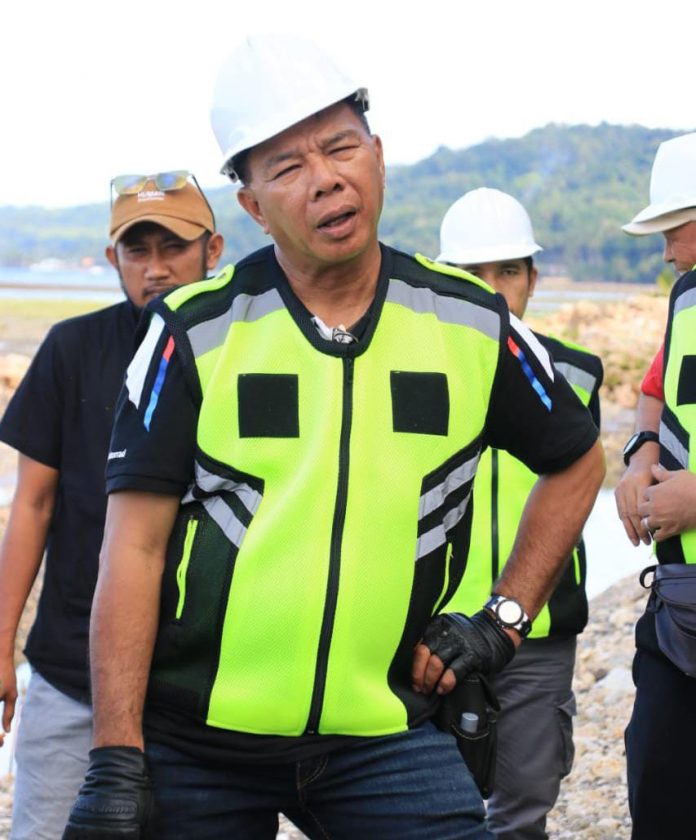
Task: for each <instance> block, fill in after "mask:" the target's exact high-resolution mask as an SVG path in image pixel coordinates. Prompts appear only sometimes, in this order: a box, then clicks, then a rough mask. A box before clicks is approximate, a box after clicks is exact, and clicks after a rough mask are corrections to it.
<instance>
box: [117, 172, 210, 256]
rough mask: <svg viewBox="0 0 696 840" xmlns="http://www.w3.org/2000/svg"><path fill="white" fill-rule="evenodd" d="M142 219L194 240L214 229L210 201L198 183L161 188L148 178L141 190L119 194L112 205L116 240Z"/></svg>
mask: <svg viewBox="0 0 696 840" xmlns="http://www.w3.org/2000/svg"><path fill="white" fill-rule="evenodd" d="M140 222H154V223H155V224H158V225H162V227H165V228H167V230H171V231H172V233H175V234H176V235H177V236H180V237H181V238H182V239H187V240H189V241H192V240H194V239H198V237H199V236H202V235H203V233H205V231H210V233H214V232H215V220H214V219H213V214H212V212H211V210H210V207H209V205H208V202H207V201H206V200H205V197H204V196H203V193H202V192H201V191H200V190H199V189H198V187H197V186H195V185H194V184H192V183H190V182H188V183H186V184H184V186H183V187H181V189H178V190H166V191H163V190H160V189H159V188H158V187H157V185H156V184H155V182H154V181H148V182H147V183H146V184H145V186H144V187H143V189H142V190H141V191H140V192H137V193H134V194H131V195H119V196H117V197H116V200H115V201H114V203H113V207H112V208H111V223H110V225H109V235H110V236H111V239H112V241H113V243H114V245H115V244H116V243H117V242H118V240H119V239H120V238H121V237H122V236H123V234H124V233H125V232H126V231H127V230H129V229H130V228H132V227H133V225H137V224H138V223H140Z"/></svg>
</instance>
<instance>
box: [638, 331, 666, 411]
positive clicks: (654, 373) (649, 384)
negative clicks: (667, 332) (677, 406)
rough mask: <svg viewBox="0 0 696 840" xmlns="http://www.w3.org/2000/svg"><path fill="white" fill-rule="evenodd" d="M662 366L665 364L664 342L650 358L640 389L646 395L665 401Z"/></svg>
mask: <svg viewBox="0 0 696 840" xmlns="http://www.w3.org/2000/svg"><path fill="white" fill-rule="evenodd" d="M664 366H665V344H664V341H663V342H662V346H661V347H660V349H659V350H658V351H657V355H656V356H655V358H654V359H653V360H652V364H651V365H650V367H649V368H648V372H647V373H646V374H645V378H644V379H643V381H642V383H641V385H640V390H641V391H642V392H643V393H644V394H645V396H646V397H655V399H658V400H660V401H661V402H664V401H665V386H664Z"/></svg>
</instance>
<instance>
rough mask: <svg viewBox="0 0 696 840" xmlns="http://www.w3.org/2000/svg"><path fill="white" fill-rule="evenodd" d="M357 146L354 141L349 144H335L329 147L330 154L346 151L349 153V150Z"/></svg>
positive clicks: (344, 152)
mask: <svg viewBox="0 0 696 840" xmlns="http://www.w3.org/2000/svg"><path fill="white" fill-rule="evenodd" d="M357 148H358V146H357V144H355V143H353V144H350V145H343V146H336V147H335V148H333V149H331V152H330V154H332V155H340V154H347V153H350V152H352V151H354V150H355V149H357Z"/></svg>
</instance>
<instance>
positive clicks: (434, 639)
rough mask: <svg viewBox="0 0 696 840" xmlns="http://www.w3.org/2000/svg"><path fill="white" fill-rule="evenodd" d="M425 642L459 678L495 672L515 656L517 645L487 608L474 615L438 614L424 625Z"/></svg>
mask: <svg viewBox="0 0 696 840" xmlns="http://www.w3.org/2000/svg"><path fill="white" fill-rule="evenodd" d="M423 644H424V645H425V646H426V647H427V648H429V649H430V652H431V653H434V654H435V655H436V656H438V657H439V658H440V659H441V660H442V662H443V664H444V665H446V666H447V667H449V668H451V669H452V670H453V671H454V675H455V676H456V678H457V680H460V679H462V678H463V677H465V676H466V675H467V674H470V673H472V672H474V671H477V672H478V673H481V674H495V673H496V671H500V670H501V669H502V668H504V667H505V666H506V665H507V664H508V662H509V661H510V660H511V659H512V657H513V656H514V655H515V645H514V643H513V641H512V639H511V638H510V637H509V636H508V634H507V633H506V632H505V631H504V630H502V629H501V628H500V627H498V625H497V624H496V622H495V619H494V618H493V617H492V616H491V614H490V613H489V612H488V610H479V611H478V612H477V613H475V614H474V615H472V616H471V618H469V617H467V616H465V615H462V614H461V613H442V614H441V615H436V616H435V618H433V619H432V620H431V621H430V622H429V623H428V626H427V627H426V628H425V633H423Z"/></svg>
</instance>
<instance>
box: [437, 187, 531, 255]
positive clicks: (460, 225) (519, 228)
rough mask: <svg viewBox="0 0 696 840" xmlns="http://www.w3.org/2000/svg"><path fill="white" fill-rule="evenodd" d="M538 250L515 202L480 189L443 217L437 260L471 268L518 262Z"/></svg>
mask: <svg viewBox="0 0 696 840" xmlns="http://www.w3.org/2000/svg"><path fill="white" fill-rule="evenodd" d="M542 250H543V248H542V247H541V246H540V245H537V243H536V242H535V241H534V231H533V230H532V223H531V221H530V219H529V216H528V215H527V211H526V210H525V209H524V207H523V206H522V205H521V204H520V203H519V201H517V199H515V198H513V197H512V196H511V195H508V194H507V193H504V192H501V191H500V190H493V189H489V188H488V187H481V189H478V190H471V191H470V192H468V193H464V195H463V196H462V197H461V198H458V199H457V200H456V201H455V202H454V204H453V205H452V206H451V207H450V208H449V210H448V211H447V212H446V213H445V217H444V218H443V220H442V225H441V226H440V256H439V257H438V258H437V259H438V262H447V263H454V264H455V265H472V264H474V263H484V262H498V261H499V260H518V259H522V258H523V257H531V256H532V254H536V253H537V252H538V251H542Z"/></svg>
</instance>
